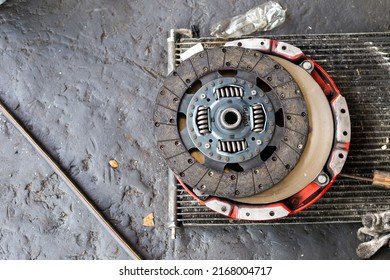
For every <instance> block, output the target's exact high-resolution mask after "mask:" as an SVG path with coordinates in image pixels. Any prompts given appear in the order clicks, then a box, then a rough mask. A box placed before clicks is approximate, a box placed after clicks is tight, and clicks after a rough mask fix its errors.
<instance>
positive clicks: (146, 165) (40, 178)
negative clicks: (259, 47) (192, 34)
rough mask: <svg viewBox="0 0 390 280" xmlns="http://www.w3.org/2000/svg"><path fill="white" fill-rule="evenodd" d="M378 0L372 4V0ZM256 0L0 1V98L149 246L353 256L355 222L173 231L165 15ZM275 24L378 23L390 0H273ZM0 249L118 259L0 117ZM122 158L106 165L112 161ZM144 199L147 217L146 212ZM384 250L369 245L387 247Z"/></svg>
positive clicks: (171, 252) (173, 20) (157, 250)
mask: <svg viewBox="0 0 390 280" xmlns="http://www.w3.org/2000/svg"><path fill="white" fill-rule="evenodd" d="M374 2H375V4H373V3H374ZM256 3H259V1H254V0H251V1H238V0H237V1H235V0H230V1H223V0H218V1H206V0H200V1H195V0H192V1H191V0H188V1H171V0H158V1H132V0H117V1H109V0H98V1H92V0H67V1H62V0H57V1H52V0H35V1H27V0H8V1H7V2H6V3H5V4H3V5H2V6H0V63H1V67H0V77H1V79H0V98H1V100H2V101H3V102H5V103H6V104H7V105H8V106H9V107H10V108H12V109H13V110H14V112H15V114H16V115H17V117H19V118H20V119H21V120H22V121H23V123H24V124H26V126H27V127H28V128H29V129H30V130H31V131H32V132H33V133H34V135H35V136H36V137H37V138H38V139H40V140H41V141H42V142H43V143H44V144H45V146H46V147H47V149H48V150H49V151H50V153H51V154H52V155H53V156H54V157H55V158H56V159H57V160H58V161H59V162H60V163H61V165H62V166H63V167H64V168H65V169H66V170H67V171H68V172H69V173H70V174H71V176H72V178H73V179H74V180H75V181H76V182H77V183H78V184H79V185H80V186H82V188H83V189H84V191H85V192H86V193H87V194H88V195H89V196H90V197H91V198H92V199H93V200H94V202H95V203H96V204H97V205H98V206H99V207H100V208H101V209H103V212H104V213H105V214H106V215H107V216H108V217H110V219H111V221H112V222H113V223H114V224H115V225H116V226H117V228H118V229H119V230H120V231H121V232H123V234H124V235H125V236H126V238H127V239H128V240H130V242H131V243H132V244H134V246H135V247H136V248H137V250H138V251H139V252H141V253H142V255H143V256H144V257H145V258H148V259H355V258H357V257H356V255H355V248H356V247H357V245H358V240H357V238H356V230H357V229H358V227H359V224H332V225H304V226H303V225H299V226H298V225H297V226H239V227H230V228H228V227H226V228H223V227H214V228H184V229H180V230H179V232H178V239H177V240H176V241H175V242H173V241H171V240H170V239H169V232H168V230H167V229H166V228H165V227H164V224H165V222H166V219H167V216H166V210H167V197H166V196H167V195H166V186H167V183H166V176H167V167H166V165H165V163H164V161H163V160H162V158H161V157H160V156H159V154H158V153H157V151H156V149H155V147H154V142H153V140H152V139H153V130H152V125H151V123H152V113H153V104H154V99H155V97H156V93H157V89H158V88H159V85H160V84H161V81H162V79H163V76H164V75H165V69H166V56H167V53H166V44H165V42H166V34H167V31H168V30H169V29H170V28H174V27H189V25H190V24H196V25H199V27H200V31H201V35H202V36H206V35H209V27H210V25H211V24H212V23H214V22H216V21H217V20H220V19H223V18H226V17H228V16H230V15H233V14H234V15H236V14H240V13H244V12H245V11H247V10H248V9H250V8H252V7H253V6H255V4H256ZM279 3H281V4H282V5H283V6H284V7H287V9H288V12H287V13H288V17H287V20H286V22H285V23H284V24H283V25H282V26H281V27H279V28H277V29H275V30H273V31H272V32H271V33H272V34H293V33H335V32H337V33H338V32H369V31H388V30H389V22H388V20H387V17H388V15H389V13H390V2H389V1H385V0H382V1H367V0H354V1H336V0H328V1H325V0H323V1H320V0H315V1H299V0H293V1H287V0H283V1H279ZM0 121H1V122H0V143H1V149H0V200H1V204H0V259H126V258H127V256H126V254H125V253H124V252H123V251H122V250H121V249H120V248H118V246H117V244H116V243H115V242H114V241H113V240H112V239H111V237H110V236H109V235H108V234H107V233H106V232H105V231H104V229H103V228H102V227H101V226H100V225H99V224H97V222H96V221H95V218H94V217H93V216H92V215H90V214H89V213H88V211H87V210H86V208H85V207H84V206H83V205H82V204H81V203H80V201H78V200H77V199H76V198H75V196H74V195H73V194H72V193H71V191H70V190H69V189H68V188H67V187H66V186H65V184H64V183H63V182H61V180H60V179H59V178H58V177H57V176H56V175H55V174H53V171H52V170H51V169H50V167H48V165H47V164H46V163H45V162H44V161H43V160H42V159H41V158H40V157H39V156H38V155H37V154H36V152H35V151H34V150H33V148H32V147H31V146H30V145H29V144H28V143H27V142H26V141H25V140H24V139H23V138H22V137H21V136H20V134H19V133H18V132H17V131H16V130H15V129H14V128H13V127H12V125H10V124H9V123H8V122H6V121H5V119H4V117H3V116H1V117H0ZM110 159H116V160H117V161H118V162H119V164H120V166H119V168H118V169H116V170H113V169H112V168H110V167H109V165H108V161H109V160H110ZM151 212H153V213H154V215H155V227H144V226H143V224H142V219H143V218H144V217H145V216H146V215H148V214H149V213H151ZM389 256H390V254H389V250H382V251H381V253H380V254H379V255H378V257H377V258H389Z"/></svg>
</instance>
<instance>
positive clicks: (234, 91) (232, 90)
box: [215, 86, 244, 99]
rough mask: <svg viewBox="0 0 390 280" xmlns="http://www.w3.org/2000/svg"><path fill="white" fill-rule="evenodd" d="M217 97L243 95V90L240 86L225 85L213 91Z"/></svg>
mask: <svg viewBox="0 0 390 280" xmlns="http://www.w3.org/2000/svg"><path fill="white" fill-rule="evenodd" d="M215 93H216V94H217V99H219V98H224V97H243V96H244V91H243V90H242V88H240V87H235V86H227V87H222V88H219V89H217V90H216V91H215Z"/></svg>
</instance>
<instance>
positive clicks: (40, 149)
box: [0, 102, 142, 260]
mask: <svg viewBox="0 0 390 280" xmlns="http://www.w3.org/2000/svg"><path fill="white" fill-rule="evenodd" d="M0 112H1V113H2V114H3V115H4V116H5V117H6V118H7V120H8V121H9V122H10V123H12V125H13V126H15V128H16V129H17V130H18V131H19V132H20V133H21V134H22V136H23V137H24V138H25V139H26V140H27V141H28V142H29V143H30V144H31V145H32V146H33V147H34V149H35V150H36V151H37V152H38V154H39V155H40V156H41V157H42V158H43V159H44V160H45V161H46V162H47V163H48V164H49V165H50V167H51V168H53V170H54V171H55V172H56V173H57V175H58V176H59V177H61V179H62V180H63V181H64V182H65V184H66V185H67V186H68V187H69V188H70V189H71V190H72V191H73V193H74V194H75V195H76V196H77V198H78V199H80V201H81V202H82V203H83V204H84V205H85V206H86V207H87V209H88V210H89V211H90V213H91V214H92V215H94V216H95V218H96V219H97V220H98V222H99V223H100V224H101V225H102V226H103V227H104V228H105V229H106V230H107V232H108V233H109V234H110V235H111V236H112V237H113V238H114V240H115V241H116V242H117V243H118V245H120V246H121V247H122V249H123V250H124V251H125V252H126V253H127V254H128V255H129V257H131V258H132V259H135V260H141V259H142V258H141V256H140V255H139V254H138V253H137V252H136V251H135V250H134V249H133V248H132V247H131V246H130V245H129V243H128V242H127V241H126V240H125V238H124V237H123V236H122V235H121V234H120V233H119V231H118V230H117V229H115V227H114V226H113V225H112V224H111V223H110V221H109V220H108V219H107V218H106V217H105V216H104V215H103V213H102V212H101V211H100V210H99V209H97V208H96V206H95V205H94V204H93V202H92V201H91V200H90V199H89V198H88V197H87V196H86V195H85V194H84V193H83V191H82V190H81V189H80V188H79V187H78V186H76V184H75V183H73V181H72V180H71V179H70V178H69V177H68V176H67V175H66V174H65V172H64V171H63V170H62V169H61V167H60V166H59V165H58V164H57V163H56V162H55V161H54V160H53V159H52V158H51V156H50V155H49V154H48V153H47V152H46V151H45V150H44V149H43V147H42V146H40V145H39V144H38V143H37V141H36V140H35V139H34V138H33V137H32V136H31V135H30V133H28V132H27V131H26V130H25V129H24V128H23V126H22V125H21V124H20V123H19V122H18V121H17V120H16V119H15V118H14V117H13V115H12V114H11V112H10V111H9V110H8V109H7V108H6V107H5V105H4V104H3V103H2V102H0Z"/></svg>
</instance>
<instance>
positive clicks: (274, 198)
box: [154, 39, 350, 220]
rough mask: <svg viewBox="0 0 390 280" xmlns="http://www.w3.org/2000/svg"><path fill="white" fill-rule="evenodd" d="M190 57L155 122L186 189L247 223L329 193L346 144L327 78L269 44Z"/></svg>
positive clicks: (298, 56) (342, 109)
mask: <svg viewBox="0 0 390 280" xmlns="http://www.w3.org/2000/svg"><path fill="white" fill-rule="evenodd" d="M187 52H188V53H189V54H188V53H187V54H184V57H186V56H188V58H187V59H186V60H184V61H183V62H182V63H181V64H180V65H179V66H178V67H177V69H176V70H175V71H173V72H172V73H171V74H170V75H169V76H168V77H167V79H166V80H165V82H164V85H163V86H162V88H161V89H160V92H159V94H158V97H157V106H156V110H155V116H154V121H155V126H156V138H157V144H158V148H159V150H160V151H161V153H162V155H163V157H164V158H165V159H166V161H167V163H168V166H169V167H170V168H171V169H172V170H173V172H174V173H175V174H177V178H178V180H179V182H180V183H181V184H182V185H183V187H185V188H186V190H187V191H188V192H190V194H191V195H193V196H194V197H195V198H197V199H198V200H199V201H201V202H202V203H204V204H205V205H206V206H208V207H209V208H211V209H213V210H215V211H217V212H219V213H221V214H224V215H227V216H229V217H232V218H238V219H249V220H267V219H275V218H280V217H283V216H286V215H289V214H293V213H296V212H298V211H300V210H302V209H303V208H305V207H307V206H308V205H310V204H311V203H313V202H314V201H315V200H316V199H318V198H319V197H320V196H321V195H322V194H323V193H325V191H326V190H327V189H328V188H329V187H330V185H331V184H332V183H333V181H334V180H335V178H336V176H337V174H338V173H339V172H340V171H341V168H342V166H343V164H344V162H345V159H346V155H347V152H348V148H349V140H350V138H349V137H350V135H349V134H350V124H349V115H348V109H347V106H346V102H345V100H344V98H343V97H342V96H341V95H340V93H339V91H338V90H337V88H336V86H335V85H334V83H333V81H332V80H331V79H330V78H329V76H328V75H327V74H326V72H325V71H324V70H323V69H322V68H321V67H319V66H318V65H317V64H316V63H315V62H314V61H312V60H311V59H309V58H307V57H306V56H305V55H304V54H303V53H302V52H301V51H300V50H299V49H298V48H296V47H294V46H291V45H289V44H286V43H283V42H278V41H274V40H270V39H244V40H240V41H232V42H229V43H227V44H226V45H225V46H224V47H222V48H213V49H209V50H204V49H203V47H202V46H201V45H198V46H196V47H194V48H193V49H192V50H191V49H190V50H189V51H187Z"/></svg>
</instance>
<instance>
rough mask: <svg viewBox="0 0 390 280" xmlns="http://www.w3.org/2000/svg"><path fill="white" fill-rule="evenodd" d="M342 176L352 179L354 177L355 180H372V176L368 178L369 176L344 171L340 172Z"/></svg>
mask: <svg viewBox="0 0 390 280" xmlns="http://www.w3.org/2000/svg"><path fill="white" fill-rule="evenodd" d="M339 176H340V177H344V178H350V179H354V180H358V181H366V182H372V181H373V180H372V178H368V177H363V176H356V175H349V174H344V173H340V174H339Z"/></svg>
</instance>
